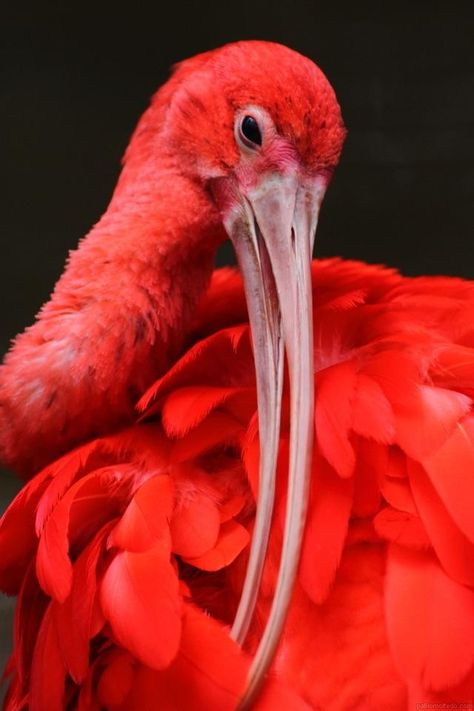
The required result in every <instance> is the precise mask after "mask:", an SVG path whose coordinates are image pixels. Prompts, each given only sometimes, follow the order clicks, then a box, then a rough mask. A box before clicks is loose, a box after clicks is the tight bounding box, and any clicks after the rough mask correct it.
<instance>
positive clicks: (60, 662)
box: [0, 260, 474, 711]
mask: <svg viewBox="0 0 474 711" xmlns="http://www.w3.org/2000/svg"><path fill="white" fill-rule="evenodd" d="M313 280H314V292H315V321H314V333H315V341H314V344H315V362H316V368H317V374H316V415H315V425H316V443H317V446H316V452H315V457H314V463H313V469H314V476H313V485H312V491H311V502H310V511H309V519H308V526H307V530H306V536H305V541H304V548H303V557H302V561H301V566H300V572H299V582H298V585H297V588H296V590H295V595H294V600H293V605H292V609H291V612H290V617H289V621H288V625H287V627H286V632H285V635H284V638H283V641H282V643H281V646H280V649H279V653H278V655H277V659H276V662H275V667H274V672H273V674H272V676H271V677H270V680H269V684H268V688H267V690H266V692H265V694H264V695H263V696H262V697H261V700H260V702H259V706H258V708H262V709H265V708H268V709H278V708H281V709H288V708H291V709H299V708H301V709H304V708H324V709H330V710H331V711H336V710H337V709H347V708H356V707H357V705H358V704H360V703H362V702H361V699H362V700H363V708H364V709H374V710H375V709H379V708H382V707H383V708H388V709H394V710H395V709H404V708H406V706H407V704H408V703H410V704H415V703H417V702H420V703H421V702H424V701H426V700H429V701H430V702H431V701H434V702H437V701H449V700H451V701H455V702H472V701H473V700H474V684H473V678H474V671H473V669H474V647H473V644H472V639H474V635H473V628H474V574H473V562H474V528H473V517H472V500H473V495H474V474H473V472H474V416H473V415H472V414H471V410H472V401H471V397H472V396H473V393H474V331H473V329H472V325H471V324H472V318H471V316H472V310H473V307H474V286H473V285H471V284H468V283H465V282H461V281H459V280H450V279H441V278H440V279H428V278H423V279H405V278H403V277H401V276H399V275H398V274H396V273H394V272H393V271H389V270H385V269H382V268H378V267H373V266H368V265H363V264H359V263H352V262H341V261H338V260H327V261H322V262H317V263H315V264H314V265H313ZM223 295H224V297H225V298H224V297H223ZM223 299H224V301H225V309H224V308H223ZM233 304H235V308H234V309H233ZM192 334H193V335H191V336H190V338H189V340H188V344H187V346H186V348H185V349H184V350H183V353H182V355H181V357H180V358H179V359H178V360H177V361H176V362H175V364H174V365H173V366H172V367H171V369H170V370H169V371H168V372H167V373H166V374H165V375H164V376H163V378H161V379H160V380H159V381H158V382H156V383H155V384H154V385H153V386H152V387H151V388H150V389H149V390H148V391H147V392H146V393H144V394H143V397H142V399H141V401H140V417H139V419H138V420H137V423H136V424H135V425H134V426H132V427H130V428H128V429H126V430H123V431H122V432H119V433H118V434H116V435H114V436H111V437H106V438H102V439H100V440H96V441H95V442H92V443H90V444H87V445H84V446H83V447H81V448H79V449H77V450H75V451H74V452H72V453H70V454H68V455H66V456H65V457H63V458H62V459H61V460H58V461H57V462H55V463H53V464H52V465H50V466H49V467H48V468H47V469H46V470H44V471H43V472H41V473H40V474H38V475H37V477H35V478H34V479H33V480H32V481H31V482H30V483H29V484H27V486H26V487H25V489H24V490H23V491H22V492H21V494H20V495H19V496H18V497H17V499H16V500H15V501H14V502H13V503H12V504H11V506H10V508H9V510H8V511H7V512H6V514H5V516H4V518H3V520H2V523H1V527H0V553H1V558H0V559H1V563H0V583H1V586H2V588H3V589H4V590H5V591H7V592H8V593H10V594H16V593H19V595H20V598H19V602H18V606H17V613H16V622H15V640H16V641H15V651H14V656H13V660H12V664H11V669H10V676H11V682H10V691H9V695H8V697H7V701H6V705H5V708H6V709H8V711H12V710H13V709H17V708H18V709H20V708H22V704H24V702H25V701H24V700H25V699H28V700H29V703H30V705H31V708H32V709H39V710H41V709H46V708H48V709H54V708H57V709H60V708H65V707H66V705H67V707H68V708H71V709H79V710H81V709H84V710H85V709H100V708H106V709H110V711H125V710H127V711H134V710H135V709H136V710H137V711H138V709H140V710H141V709H153V710H154V709H158V708H159V709H160V711H162V709H170V710H171V709H178V708H189V709H195V710H196V711H197V710H198V709H211V710H212V709H215V711H217V710H218V709H219V710H220V709H226V708H228V709H229V710H230V709H232V708H234V707H235V704H236V700H237V699H238V697H239V693H240V691H241V689H242V686H243V684H244V679H245V675H246V673H247V670H248V665H249V659H250V657H249V653H251V652H252V651H253V649H254V647H255V643H256V640H257V637H258V633H259V630H260V629H261V625H262V623H263V621H264V619H265V616H266V614H267V613H268V608H269V604H270V602H271V598H272V591H273V584H274V581H275V572H276V568H277V565H278V556H279V545H280V543H281V524H282V516H283V511H284V503H285V495H284V486H283V483H284V472H285V457H286V456H287V438H288V413H287V397H286V394H285V396H284V406H283V417H282V440H281V447H280V464H279V473H280V479H279V482H278V490H277V504H276V512H275V517H274V522H273V528H272V535H271V544H270V554H269V559H268V562H267V565H266V569H265V573H264V580H263V590H262V595H261V597H260V600H259V604H258V608H257V618H256V621H255V624H254V627H253V628H252V630H251V634H250V637H249V640H248V642H247V646H246V648H245V650H244V651H240V650H239V649H238V647H237V646H236V645H235V644H234V643H233V642H232V641H230V639H229V637H228V625H229V624H230V622H231V621H232V617H233V614H234V612H235V608H236V602H237V600H238V596H239V591H240V586H241V584H242V579H243V572H244V569H245V561H246V550H247V549H248V542H249V537H250V534H251V530H252V525H253V518H254V508H255V493H256V487H257V481H256V472H257V465H258V451H259V446H262V445H264V443H259V441H258V431H257V429H256V417H255V409H256V396H255V379H254V370H253V361H252V351H251V346H250V337H249V328H248V325H247V323H246V314H245V308H244V301H243V296H242V287H241V283H240V277H239V276H238V275H237V274H235V273H233V272H232V271H230V270H224V271H223V272H217V273H216V275H215V277H214V280H213V282H212V284H211V286H210V289H209V291H208V293H207V294H206V296H205V297H204V299H203V301H202V304H201V307H200V309H199V310H198V314H197V316H196V318H195V322H194V326H193V331H192ZM385 566H386V567H387V576H386V583H385V587H384V582H383V581H384V577H385ZM357 654H359V657H360V659H364V660H365V662H364V663H363V664H361V662H360V661H359V662H357V661H356V660H357ZM48 695H49V696H48ZM46 698H48V699H49V700H48V702H46V701H45V699H46ZM407 699H408V701H407Z"/></svg>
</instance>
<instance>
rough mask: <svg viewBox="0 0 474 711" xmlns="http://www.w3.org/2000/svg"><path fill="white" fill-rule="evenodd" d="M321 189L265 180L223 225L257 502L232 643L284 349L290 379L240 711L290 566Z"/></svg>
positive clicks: (280, 610) (278, 615) (300, 524)
mask: <svg viewBox="0 0 474 711" xmlns="http://www.w3.org/2000/svg"><path fill="white" fill-rule="evenodd" d="M325 186H326V183H325V181H324V180H323V179H322V178H319V179H318V178H316V179H315V178H312V179H311V180H301V179H299V178H298V177H297V176H296V175H290V176H281V175H270V176H268V177H267V178H266V179H265V180H263V181H262V182H261V183H260V184H259V185H258V186H257V187H256V188H253V189H251V190H248V191H246V193H245V195H242V194H241V196H240V197H241V199H240V200H239V203H238V206H237V207H235V208H234V210H233V211H231V212H230V213H229V214H228V215H227V216H226V218H225V221H224V224H225V227H226V229H227V232H228V234H229V236H230V238H231V240H232V242H233V244H234V247H235V250H236V253H237V258H238V261H239V265H240V269H241V272H242V276H243V279H244V285H245V293H246V298H247V304H248V311H249V318H250V325H251V330H252V339H253V346H254V357H255V367H256V376H257V395H258V420H259V438H260V472H259V494H258V502H257V513H256V521H255V529H254V535H253V539H252V546H251V550H250V558H249V563H248V568H247V575H246V579H245V583H244V587H243V591H242V597H241V601H240V604H239V608H238V611H237V615H236V619H235V622H234V626H233V628H232V635H233V637H234V639H236V640H238V641H239V642H240V643H242V642H243V641H244V639H245V637H246V634H247V631H248V628H249V625H250V622H251V619H252V615H253V611H254V607H255V603H256V599H257V596H258V591H259V586H260V579H261V574H262V569H263V564H264V561H265V555H266V550H267V543H268V536H269V531H270V525H271V517H272V509H273V501H274V495H275V472H276V461H277V454H278V442H279V430H280V407H281V396H282V381H283V349H284V350H285V352H286V356H287V362H288V372H289V380H290V397H291V412H290V414H291V433H290V459H289V474H288V503H287V511H286V522H285V530H284V537H283V547H282V554H281V561H280V571H279V576H278V580H277V584H276V590H275V595H274V600H273V606H272V609H271V613H270V616H269V619H268V622H267V626H266V628H265V631H264V634H263V636H262V639H261V642H260V646H259V648H258V650H257V653H256V656H255V659H254V663H253V666H252V668H251V672H250V678H249V681H248V687H247V690H246V692H245V695H244V697H243V699H242V703H241V706H240V707H239V708H241V709H244V708H249V707H250V704H251V703H252V701H253V698H254V697H255V695H256V694H257V692H258V689H259V687H260V684H261V682H262V680H263V678H264V675H265V672H266V670H267V668H268V666H269V665H270V663H271V661H272V658H273V655H274V653H275V650H276V647H277V644H278V641H279V639H280V635H281V632H282V629H283V625H284V622H285V619H286V614H287V610H288V605H289V601H290V597H291V593H292V589H293V584H294V580H295V575H296V571H297V567H298V562H299V557H300V548H301V542H302V537H303V532H304V525H305V518H306V509H307V501H308V492H309V478H310V465H311V456H312V446H313V430H314V425H313V419H314V418H313V412H314V367H313V319H312V289H311V256H312V249H313V242H314V236H315V232H316V225H317V221H318V214H319V207H320V204H321V200H322V198H323V196H324V191H325Z"/></svg>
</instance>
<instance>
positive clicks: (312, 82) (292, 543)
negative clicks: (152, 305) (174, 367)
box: [132, 41, 345, 705]
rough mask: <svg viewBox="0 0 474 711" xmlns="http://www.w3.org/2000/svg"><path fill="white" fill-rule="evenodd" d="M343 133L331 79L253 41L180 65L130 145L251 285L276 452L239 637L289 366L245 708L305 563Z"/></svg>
mask: <svg viewBox="0 0 474 711" xmlns="http://www.w3.org/2000/svg"><path fill="white" fill-rule="evenodd" d="M157 126H158V131H156V130H155V132H154V130H153V127H155V129H156V127H157ZM344 137H345V129H344V125H343V122H342V118H341V112H340V109H339V104H338V102H337V99H336V97H335V94H334V91H333V89H332V87H331V85H330V84H329V82H328V81H327V79H326V77H325V76H324V74H323V73H322V72H321V70H320V69H318V67H317V66H316V65H315V64H314V63H313V62H312V61H311V60H309V59H307V58H306V57H303V56H301V55H300V54H298V53H297V52H295V51H293V50H291V49H288V48H287V47H284V46H281V45H278V44H274V43H270V42H258V41H249V42H237V43H235V44H230V45H227V46H225V47H222V48H220V49H217V50H214V51H211V52H207V53H205V54H201V55H198V56H197V57H194V58H192V59H189V60H187V61H185V62H182V63H181V64H180V65H178V67H177V68H176V70H175V73H174V74H173V76H172V78H171V80H170V81H169V82H168V83H167V84H166V85H165V86H164V87H163V89H161V91H160V92H159V93H158V95H157V97H156V100H155V102H154V105H152V108H151V109H150V111H149V112H148V113H147V114H145V117H144V119H142V122H141V124H140V125H139V127H138V130H137V133H136V135H135V138H134V141H133V142H132V148H133V150H134V151H135V152H136V153H137V154H139V153H140V152H141V153H142V154H143V153H144V152H148V153H149V152H150V151H151V146H150V142H151V141H159V142H160V145H161V146H166V150H167V151H168V155H170V156H171V157H173V156H174V157H175V158H177V159H178V160H179V166H180V168H179V169H180V171H184V172H185V173H186V174H187V175H188V176H189V177H190V178H191V179H192V180H194V181H198V182H199V183H200V184H201V185H202V186H203V187H204V188H205V190H206V192H207V193H208V195H209V196H210V199H211V200H212V202H213V203H214V205H215V206H216V207H217V209H218V211H219V213H220V215H221V217H222V223H223V225H224V227H225V230H226V231H227V234H228V235H229V237H230V239H231V240H232V242H233V244H234V247H235V250H236V253H237V257H238V261H239V265H240V268H241V272H242V275H243V278H244V284H245V291H246V296H247V304H248V310H249V316H250V324H251V328H252V338H253V344H254V354H255V363H256V371H257V390H258V408H259V430H260V442H261V444H264V446H263V447H261V457H260V494H259V502H258V507H257V519H256V526H255V532H254V537H253V547H252V551H251V555H250V562H249V568H248V574H247V580H246V583H245V586H244V590H243V595H242V600H241V604H240V608H239V611H238V614H237V618H236V622H235V625H234V629H233V634H234V636H235V637H236V638H237V639H239V640H241V641H242V640H243V639H244V637H245V634H246V631H247V628H248V625H249V622H250V619H251V615H252V611H253V607H254V604H255V600H256V596H257V592H258V586H259V581H260V575H261V570H262V565H263V560H264V556H265V550H266V544H267V539H268V531H269V526H270V519H271V513H272V505H273V496H274V477H275V469H276V458H277V450H278V440H279V421H280V402H281V391H282V379H283V350H285V351H286V355H287V359H288V370H289V377H290V387H291V443H290V471H289V496H288V510H287V523H286V533H285V536H284V543H283V553H282V561H281V575H280V581H279V583H278V586H277V590H276V594H275V604H274V610H273V612H272V619H271V620H270V622H269V627H268V628H267V630H266V632H265V634H264V636H263V640H262V645H261V648H260V651H259V652H258V653H257V658H256V661H255V666H254V675H253V681H251V682H250V687H249V691H248V694H247V697H246V698H247V701H246V702H245V703H249V701H248V700H249V699H250V698H251V695H252V693H253V691H252V690H251V689H252V688H254V690H255V688H256V687H257V686H258V684H259V683H260V681H261V679H262V677H263V673H264V671H265V668H266V666H267V665H268V662H269V659H270V658H271V655H272V653H273V651H274V649H275V645H276V640H277V638H278V635H279V632H280V631H281V627H282V624H283V620H284V617H285V611H286V606H287V605H288V601H289V596H290V593H291V587H292V584H293V580H294V575H295V571H296V567H297V563H298V557H299V548H300V543H301V537H302V531H303V528H304V520H305V509H306V500H307V495H308V481H309V472H310V463H311V455H312V432H313V407H314V406H313V390H314V374H313V340H312V290H311V270H310V264H311V258H312V249H313V241H314V236H315V231H316V226H317V221H318V213H319V209H320V205H321V201H322V198H323V196H324V193H325V190H326V188H327V185H328V183H329V180H330V177H331V175H332V172H333V171H334V169H335V167H336V164H337V162H338V159H339V155H340V152H341V148H342V144H343V141H344ZM184 209H185V206H184ZM252 685H253V686H252ZM244 705H245V704H244Z"/></svg>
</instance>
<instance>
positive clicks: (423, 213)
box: [0, 0, 474, 640]
mask: <svg viewBox="0 0 474 711" xmlns="http://www.w3.org/2000/svg"><path fill="white" fill-rule="evenodd" d="M4 5H6V3H4ZM472 8H473V3H472V2H469V3H468V2H459V1H456V0H454V1H452V2H447V0H445V1H444V2H440V3H438V2H435V1H432V2H416V0H415V1H414V2H410V3H408V2H401V3H400V2H398V3H387V2H384V1H383V0H354V2H351V3H349V2H346V3H341V2H334V1H333V2H331V0H324V2H321V1H320V0H288V1H287V2H281V1H280V2H279V1H278V0H274V1H273V2H271V1H270V0H266V1H265V0H263V1H262V0H227V1H226V0H221V1H220V2H216V1H215V0H200V1H198V2H185V1H183V0H181V2H174V3H173V1H172V0H168V1H167V2H164V1H163V0H148V1H146V2H141V3H139V2H132V1H131V0H129V2H127V3H126V4H125V3H124V4H119V3H118V2H115V3H104V2H102V3H96V4H95V5H92V4H91V5H87V3H85V2H83V3H81V4H80V5H79V3H77V5H75V4H74V3H72V2H62V3H60V2H57V3H52V2H48V1H47V0H43V1H42V2H36V3H30V4H28V3H27V2H21V1H18V2H15V3H14V2H13V0H12V1H11V2H10V3H9V6H8V7H4V8H3V10H2V16H1V20H0V22H1V29H2V30H3V38H2V43H1V46H2V49H3V52H4V59H5V61H4V65H3V71H2V76H1V82H0V87H1V106H0V117H1V121H2V124H3V126H2V139H3V140H2V143H3V144H4V147H5V148H4V153H3V158H2V163H1V175H2V177H3V187H2V191H1V197H2V207H1V210H0V222H1V232H0V234H1V248H0V254H1V257H0V304H1V328H0V354H1V353H3V352H4V351H5V349H6V348H7V345H8V341H9V339H10V338H11V337H12V336H13V335H14V334H15V333H16V332H18V331H19V330H21V329H22V328H24V326H25V325H27V324H28V323H30V322H31V320H32V317H33V315H34V313H35V312H36V311H37V309H38V308H39V306H40V305H41V303H42V302H43V301H44V300H45V299H46V298H47V296H48V294H49V292H50V290H51V287H52V286H53V283H54V281H55V280H56V278H57V277H58V275H59V273H60V272H61V270H62V266H63V263H64V259H65V256H66V254H67V251H68V250H69V249H70V248H71V247H73V246H74V245H75V244H76V242H77V240H78V238H79V237H80V236H82V235H83V234H84V233H85V232H86V231H87V230H88V229H89V227H90V226H91V225H92V224H93V223H94V222H95V221H96V220H97V219H98V217H99V216H100V214H101V212H102V210H103V209H104V208H105V206H106V204H107V202H108V199H109V196H110V194H111V191H112V188H113V185H114V182H115V179H116V176H117V172H118V170H119V160H120V156H121V154H122V153H123V150H124V148H125V146H126V143H127V140H128V137H129V135H130V132H131V131H132V129H133V126H134V124H135V122H136V120H137V118H138V116H139V115H140V113H141V112H142V111H143V109H144V108H145V106H146V104H147V101H148V98H149V96H150V95H151V94H152V93H153V91H154V90H155V89H156V87H157V86H158V85H159V84H160V83H161V82H163V81H164V80H165V79H166V77H167V74H168V67H169V66H170V65H171V64H172V63H173V62H175V61H177V60H179V59H182V58H184V57H187V56H189V55H192V54H194V53H196V52H200V51H202V50H205V49H209V48H212V47H215V46H218V45H220V44H223V43H225V42H228V41H231V40H235V39H244V38H263V39H272V40H276V41H279V42H284V43H286V44H289V45H290V46H292V47H294V48H295V49H297V50H299V51H301V52H303V53H305V54H307V55H308V56H310V57H312V58H313V59H315V60H316V61H317V62H318V63H319V64H320V66H321V67H322V69H323V70H324V71H325V72H326V74H327V75H328V77H329V78H330V80H331V82H332V83H333V85H334V87H335V88H336V91H337V93H338V96H339V98H340V101H341V104H342V108H343V113H344V117H345V120H346V123H347V126H348V128H349V137H348V140H347V144H346V148H345V151H344V154H343V158H342V163H341V166H340V168H339V171H338V173H337V176H336V178H335V180H334V182H333V185H332V187H331V190H330V192H329V194H328V197H327V199H326V203H325V206H324V210H323V215H322V219H321V226H320V229H319V231H318V254H319V255H333V254H340V255H343V256H345V257H355V258H360V259H365V260H368V261H371V262H384V263H387V264H390V265H394V266H397V267H400V268H401V269H402V270H403V271H405V272H406V273H409V274H416V273H423V272H424V273H437V272H445V273H449V274H459V275H463V276H466V277H474V259H473V249H472V246H471V243H472V225H471V221H472V216H471V213H472V204H473V193H474V182H473V162H474V139H473V129H474V95H473V83H474V82H473V79H474V60H473V50H472V47H473V44H474V42H473V40H474V32H473V22H474V10H473V9H472ZM229 255H230V251H229V250H227V252H225V253H224V254H223V255H222V254H221V258H223V259H228V258H229ZM14 487H15V484H14V483H13V480H12V479H8V478H7V477H3V479H2V484H1V485H0V493H2V495H3V500H4V501H5V500H7V499H8V498H9V497H10V496H11V493H12V490H13V488H14ZM2 620H3V624H4V627H3V630H4V631H3V632H2V630H1V629H0V635H1V637H2V639H3V640H5V639H6V638H7V632H5V629H6V626H5V617H4V616H3V617H2V616H1V615H0V622H2Z"/></svg>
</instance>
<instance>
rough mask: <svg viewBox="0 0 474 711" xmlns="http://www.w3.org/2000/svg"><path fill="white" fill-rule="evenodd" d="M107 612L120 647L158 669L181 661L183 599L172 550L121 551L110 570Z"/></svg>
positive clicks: (104, 592) (104, 591) (104, 598)
mask: <svg viewBox="0 0 474 711" xmlns="http://www.w3.org/2000/svg"><path fill="white" fill-rule="evenodd" d="M100 600H101V605H102V609H103V612H104V615H105V617H106V619H107V620H108V621H109V623H110V625H111V628H112V631H113V633H114V635H115V637H116V638H117V640H118V642H119V643H120V644H121V645H122V646H123V647H124V648H125V649H127V650H128V651H130V652H131V653H132V654H133V655H134V656H135V657H136V658H137V659H139V660H140V661H142V662H143V663H144V664H146V665H148V666H149V667H151V668H152V669H163V668H164V667H166V666H168V665H169V664H170V663H171V661H172V660H173V659H174V658H175V656H176V654H177V651H178V649H179V644H180V637H181V599H180V596H179V591H178V578H177V576H176V572H175V570H174V568H173V566H172V565H171V563H170V560H169V549H168V551H167V549H166V546H163V545H161V544H158V545H156V546H154V547H153V548H150V549H148V550H147V551H145V552H142V553H131V552H128V551H121V552H119V553H117V554H116V556H115V557H114V559H113V560H112V561H111V563H110V565H109V567H108V568H107V570H106V572H105V574H104V577H103V580H102V584H101V592H100Z"/></svg>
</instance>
